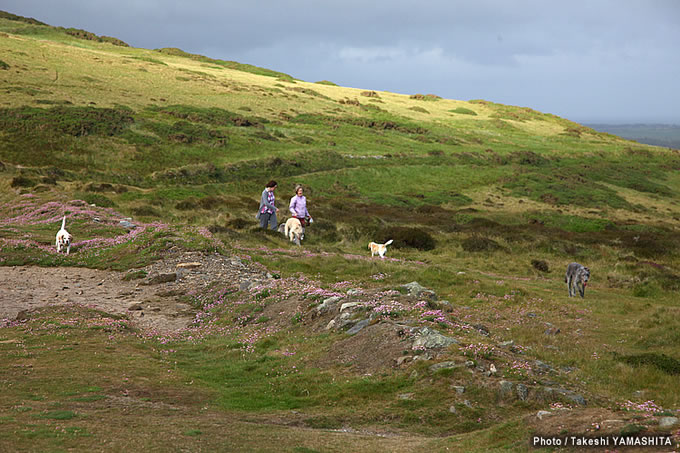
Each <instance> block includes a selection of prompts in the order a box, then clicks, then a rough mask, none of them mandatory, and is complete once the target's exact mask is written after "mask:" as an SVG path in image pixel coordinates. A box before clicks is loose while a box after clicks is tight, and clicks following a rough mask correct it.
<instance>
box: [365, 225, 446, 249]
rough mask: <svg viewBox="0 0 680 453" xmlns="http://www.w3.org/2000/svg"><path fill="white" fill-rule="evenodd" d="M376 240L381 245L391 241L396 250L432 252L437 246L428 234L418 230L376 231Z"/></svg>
mask: <svg viewBox="0 0 680 453" xmlns="http://www.w3.org/2000/svg"><path fill="white" fill-rule="evenodd" d="M376 239H377V241H378V242H381V243H384V242H386V241H388V240H390V239H392V240H393V241H394V244H393V245H394V247H397V248H414V249H418V250H432V249H434V248H435V246H436V245H437V244H436V242H435V240H434V238H433V237H432V236H431V235H430V233H428V232H427V231H424V230H422V229H420V228H409V227H388V228H385V229H383V230H380V231H378V233H377V238H376Z"/></svg>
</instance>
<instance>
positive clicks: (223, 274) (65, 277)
mask: <svg viewBox="0 0 680 453" xmlns="http://www.w3.org/2000/svg"><path fill="white" fill-rule="evenodd" d="M143 270H144V271H146V272H147V277H146V278H144V279H139V280H130V281H126V280H124V279H123V277H125V275H126V274H125V273H123V272H116V271H102V270H95V269H86V268H74V267H60V268H42V267H35V266H17V267H2V268H0V320H2V319H9V320H14V319H16V318H17V316H23V314H21V313H22V312H23V311H25V310H26V311H30V310H34V309H36V308H39V307H43V306H46V305H52V304H71V303H75V304H82V305H87V306H91V307H93V308H96V309H99V310H102V311H105V312H107V313H112V314H127V315H129V316H130V317H131V318H132V319H134V320H135V322H136V324H137V325H139V326H141V327H142V328H147V329H154V330H156V331H158V332H160V333H167V332H172V331H177V330H180V329H182V328H184V327H186V326H187V325H189V324H190V323H191V322H192V320H193V319H194V316H195V310H194V309H193V307H191V305H189V304H188V303H186V298H183V297H182V296H185V295H187V294H191V293H192V292H193V291H196V290H200V289H201V288H202V287H205V286H208V285H210V284H211V283H213V282H215V281H219V282H220V283H221V284H224V285H230V284H234V285H237V286H238V285H242V284H246V285H248V284H257V283H258V282H259V281H263V280H266V279H267V276H266V274H264V273H263V272H262V271H260V270H253V269H250V268H248V267H247V266H246V265H244V264H243V263H242V262H241V261H240V260H239V259H238V258H234V257H226V256H221V255H209V254H180V255H176V256H170V257H168V258H166V259H164V260H162V261H160V262H157V263H154V264H152V265H150V266H147V267H146V268H144V269H143Z"/></svg>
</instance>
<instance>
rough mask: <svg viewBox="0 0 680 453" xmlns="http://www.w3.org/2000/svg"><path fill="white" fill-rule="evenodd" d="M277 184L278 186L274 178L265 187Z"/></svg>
mask: <svg viewBox="0 0 680 453" xmlns="http://www.w3.org/2000/svg"><path fill="white" fill-rule="evenodd" d="M276 186H278V184H276V181H274V180H273V179H272V180H271V181H269V182H268V183H267V185H266V186H265V187H276Z"/></svg>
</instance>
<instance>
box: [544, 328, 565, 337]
mask: <svg viewBox="0 0 680 453" xmlns="http://www.w3.org/2000/svg"><path fill="white" fill-rule="evenodd" d="M560 332H561V330H560V328H559V327H549V328H547V329H546V330H545V332H543V333H544V334H546V335H548V336H554V335H557V334H558V333H560Z"/></svg>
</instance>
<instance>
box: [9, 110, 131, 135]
mask: <svg viewBox="0 0 680 453" xmlns="http://www.w3.org/2000/svg"><path fill="white" fill-rule="evenodd" d="M133 122H134V118H133V117H132V112H131V110H129V109H127V108H125V107H119V108H115V109H110V108H101V109H100V108H94V107H69V106H60V107H53V108H51V109H40V108H35V107H20V108H13V109H0V130H5V131H7V132H9V133H12V134H20V135H42V136H44V135H53V134H64V135H70V136H73V137H80V136H86V135H104V136H113V135H116V134H119V133H121V132H123V131H124V130H125V129H127V128H128V127H129V126H130V124H132V123H133Z"/></svg>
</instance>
